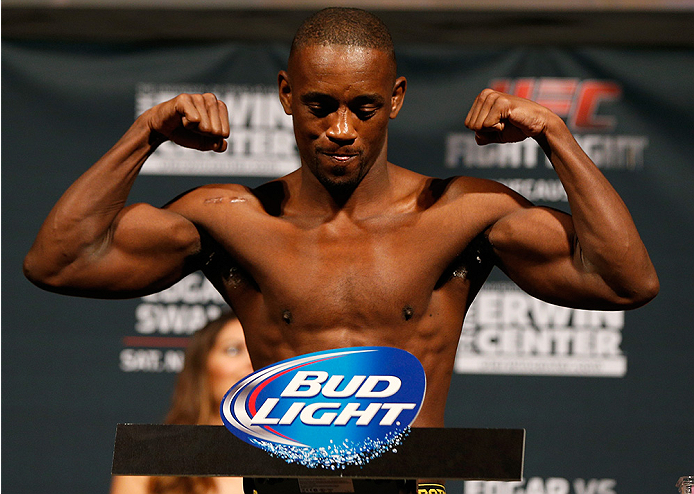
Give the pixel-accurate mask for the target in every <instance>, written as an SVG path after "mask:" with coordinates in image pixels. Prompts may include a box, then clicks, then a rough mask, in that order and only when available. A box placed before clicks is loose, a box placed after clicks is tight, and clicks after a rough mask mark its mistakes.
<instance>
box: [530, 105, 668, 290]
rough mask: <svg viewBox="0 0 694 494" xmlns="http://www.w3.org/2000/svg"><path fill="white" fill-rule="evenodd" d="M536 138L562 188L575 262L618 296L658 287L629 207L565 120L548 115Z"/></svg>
mask: <svg viewBox="0 0 694 494" xmlns="http://www.w3.org/2000/svg"><path fill="white" fill-rule="evenodd" d="M536 139H537V141H538V143H539V144H540V146H541V147H542V148H543V150H544V151H545V154H547V156H548V158H549V159H550V161H551V162H552V165H553V166H554V169H555V171H556V173H557V175H558V176H559V179H560V180H561V182H562V184H563V185H564V189H565V190H566V194H567V197H568V201H569V206H570V208H571V214H572V218H573V224H574V228H575V232H576V237H577V239H578V242H577V252H576V254H575V261H576V262H578V263H581V264H582V265H583V266H582V267H583V269H585V270H587V271H592V272H595V273H597V274H599V275H600V276H601V277H602V278H603V279H604V280H605V282H606V283H608V285H610V286H611V287H612V288H613V290H615V292H617V293H619V294H620V295H623V296H626V297H631V296H634V294H636V293H649V292H651V291H653V290H655V291H657V276H656V273H655V269H654V267H653V265H652V263H651V260H650V258H649V256H648V252H647V251H646V247H645V246H644V244H643V242H642V240H641V237H640V235H639V233H638V231H637V229H636V225H635V224H634V222H633V219H632V217H631V214H630V213H629V210H628V209H627V207H626V205H625V204H624V201H622V199H621V197H620V196H619V194H618V193H617V191H616V190H615V189H614V188H613V187H612V185H611V184H610V183H609V181H608V180H607V178H605V176H604V175H603V174H602V173H601V172H600V171H599V170H598V168H597V167H596V166H595V164H594V163H593V162H592V160H591V159H590V158H589V157H588V156H587V155H586V154H585V152H584V151H583V150H582V149H581V148H580V146H579V145H578V143H577V142H576V140H575V139H574V137H573V136H572V135H571V133H570V131H569V129H568V128H567V127H566V125H565V124H564V122H563V121H562V120H561V119H560V118H559V117H556V118H554V119H551V120H550V121H549V122H548V125H547V127H546V129H545V132H544V133H543V134H541V135H540V136H538V137H537V138H536Z"/></svg>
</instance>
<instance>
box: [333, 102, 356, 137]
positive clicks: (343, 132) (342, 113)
mask: <svg viewBox="0 0 694 494" xmlns="http://www.w3.org/2000/svg"><path fill="white" fill-rule="evenodd" d="M354 118H356V117H355V115H354V114H353V113H352V112H351V111H349V110H348V109H344V110H343V109H340V110H338V111H336V112H335V113H334V114H333V115H332V120H331V122H330V127H329V128H328V131H327V133H326V134H327V136H328V138H329V139H331V140H333V141H341V142H344V141H354V140H355V139H356V138H357V132H356V128H355V126H354V121H353V119H354Z"/></svg>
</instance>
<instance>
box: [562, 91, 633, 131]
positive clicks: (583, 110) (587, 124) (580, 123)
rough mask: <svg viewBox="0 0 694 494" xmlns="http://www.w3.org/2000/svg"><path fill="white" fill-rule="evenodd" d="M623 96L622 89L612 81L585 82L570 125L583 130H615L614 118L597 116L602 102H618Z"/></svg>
mask: <svg viewBox="0 0 694 494" xmlns="http://www.w3.org/2000/svg"><path fill="white" fill-rule="evenodd" d="M621 96H622V87H621V86H620V85H619V84H617V83H616V82H612V81H583V82H582V83H581V88H580V91H579V93H578V101H577V102H576V108H575V109H574V111H573V112H572V115H571V121H570V122H569V125H571V126H572V127H574V128H581V129H613V128H614V126H615V124H616V123H617V122H616V120H615V118H614V117H612V116H597V115H596V114H597V112H598V106H599V105H600V103H601V102H602V101H616V100H618V99H619V98H620V97H621Z"/></svg>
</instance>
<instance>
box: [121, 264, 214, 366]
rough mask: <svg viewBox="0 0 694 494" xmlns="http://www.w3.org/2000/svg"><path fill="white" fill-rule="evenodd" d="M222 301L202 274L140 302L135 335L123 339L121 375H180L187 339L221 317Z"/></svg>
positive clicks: (197, 273) (198, 273)
mask: <svg viewBox="0 0 694 494" xmlns="http://www.w3.org/2000/svg"><path fill="white" fill-rule="evenodd" d="M225 307H226V303H225V302H224V299H223V298H222V296H221V295H220V294H219V292H218V291H217V289H216V288H214V286H212V283H210V282H209V281H208V280H207V278H205V276H204V275H203V274H202V273H201V272H195V273H192V274H189V275H188V276H186V277H185V278H183V279H182V280H181V281H179V282H178V283H176V284H175V285H173V286H171V287H169V288H167V289H166V290H163V291H161V292H159V293H155V294H153V295H148V296H145V297H142V298H141V299H140V302H139V304H138V305H137V307H135V324H134V333H135V334H129V335H126V336H125V337H123V347H124V348H123V349H122V350H121V352H120V356H119V358H120V361H119V368H120V370H121V371H123V372H180V371H181V369H182V368H183V360H184V353H185V351H184V348H185V347H186V345H187V344H188V337H189V336H190V335H191V334H193V333H194V332H195V331H197V330H198V329H200V328H202V327H203V326H205V325H206V324H207V323H208V322H210V321H213V320H215V319H217V318H218V317H219V316H221V315H222V312H223V311H224V309H225Z"/></svg>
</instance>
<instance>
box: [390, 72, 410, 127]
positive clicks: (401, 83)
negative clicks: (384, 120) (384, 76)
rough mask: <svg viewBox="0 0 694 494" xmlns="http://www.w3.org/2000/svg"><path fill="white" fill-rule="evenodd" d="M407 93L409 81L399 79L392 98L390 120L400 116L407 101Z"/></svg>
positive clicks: (394, 86) (396, 81)
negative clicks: (401, 109)
mask: <svg viewBox="0 0 694 494" xmlns="http://www.w3.org/2000/svg"><path fill="white" fill-rule="evenodd" d="M405 91H407V79H405V78H404V77H398V78H397V79H396V80H395V84H394V85H393V96H392V97H391V98H390V118H395V117H397V116H398V113H399V112H400V108H402V104H403V102H404V101H405Z"/></svg>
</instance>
